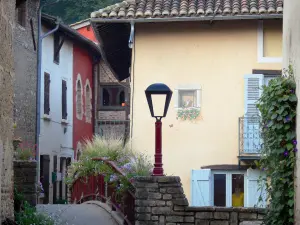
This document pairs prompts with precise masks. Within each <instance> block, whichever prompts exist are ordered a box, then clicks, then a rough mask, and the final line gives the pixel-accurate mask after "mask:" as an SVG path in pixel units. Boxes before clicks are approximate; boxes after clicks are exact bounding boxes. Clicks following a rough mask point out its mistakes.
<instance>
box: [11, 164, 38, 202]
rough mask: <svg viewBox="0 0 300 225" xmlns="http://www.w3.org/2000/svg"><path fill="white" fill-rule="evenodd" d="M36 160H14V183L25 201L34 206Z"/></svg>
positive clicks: (35, 199)
mask: <svg viewBox="0 0 300 225" xmlns="http://www.w3.org/2000/svg"><path fill="white" fill-rule="evenodd" d="M36 176H37V162H36V161H14V183H15V186H16V187H17V189H18V190H19V191H20V192H21V193H22V194H23V195H24V198H25V200H26V201H28V202H29V203H30V204H31V205H33V206H35V205H36V203H37V184H36Z"/></svg>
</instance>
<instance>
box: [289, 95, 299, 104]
mask: <svg viewBox="0 0 300 225" xmlns="http://www.w3.org/2000/svg"><path fill="white" fill-rule="evenodd" d="M289 100H290V101H291V102H296V101H297V96H296V95H294V94H293V95H290V97H289Z"/></svg>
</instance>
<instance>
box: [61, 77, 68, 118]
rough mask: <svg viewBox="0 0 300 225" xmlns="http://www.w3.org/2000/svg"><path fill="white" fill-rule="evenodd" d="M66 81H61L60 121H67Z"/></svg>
mask: <svg viewBox="0 0 300 225" xmlns="http://www.w3.org/2000/svg"><path fill="white" fill-rule="evenodd" d="M67 116H68V114H67V81H65V80H63V81H62V119H67Z"/></svg>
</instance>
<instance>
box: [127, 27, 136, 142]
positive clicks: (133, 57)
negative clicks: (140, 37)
mask: <svg viewBox="0 0 300 225" xmlns="http://www.w3.org/2000/svg"><path fill="white" fill-rule="evenodd" d="M134 36H135V31H134V22H133V21H131V22H130V36H129V40H128V47H129V48H131V49H132V53H131V56H132V59H131V71H130V80H131V84H130V86H131V87H132V88H131V89H130V95H131V96H130V109H129V114H130V121H129V123H130V124H129V127H130V130H129V132H130V137H131V138H130V147H131V148H132V135H133V133H132V130H133V101H134V64H135V45H134V41H135V39H134ZM126 117H128V115H126ZM126 119H127V118H126Z"/></svg>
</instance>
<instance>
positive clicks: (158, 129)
mask: <svg viewBox="0 0 300 225" xmlns="http://www.w3.org/2000/svg"><path fill="white" fill-rule="evenodd" d="M145 94H146V98H147V102H148V105H149V109H150V113H151V116H152V117H154V118H155V119H156V122H155V155H154V158H155V163H154V169H153V174H152V175H153V176H163V175H164V170H163V164H162V122H161V119H162V118H163V117H166V115H167V112H168V108H169V105H170V101H171V98H172V91H171V89H170V88H169V87H168V86H167V85H165V84H161V83H156V84H152V85H150V86H149V87H148V88H147V89H146V91H145ZM154 95H160V96H162V97H165V102H164V107H163V112H161V113H158V112H156V111H155V112H154V110H153V103H152V96H154Z"/></svg>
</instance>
